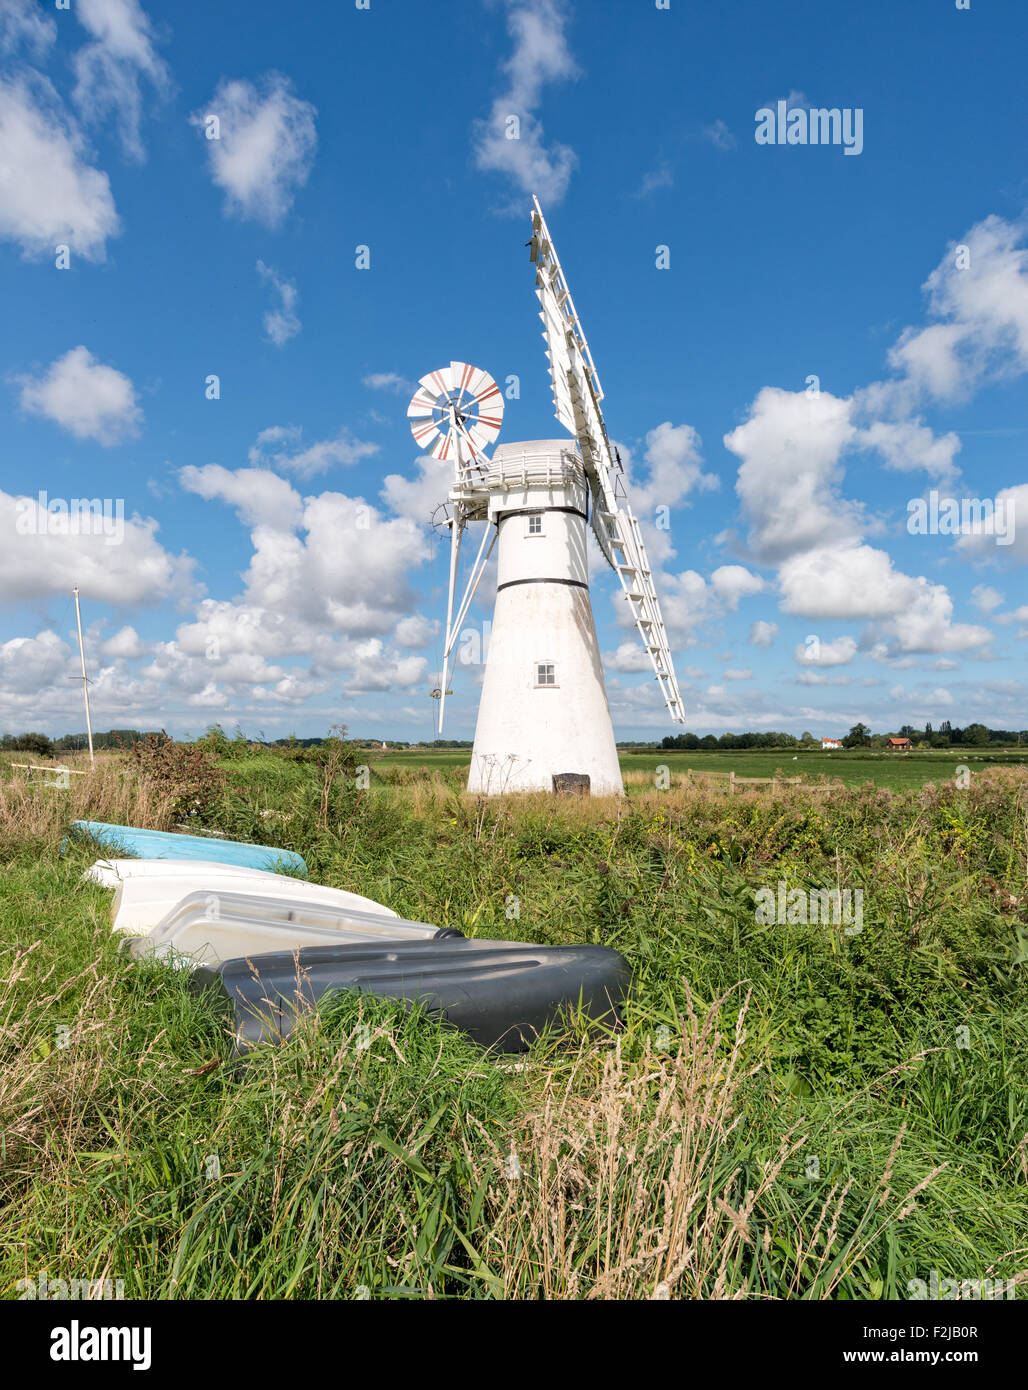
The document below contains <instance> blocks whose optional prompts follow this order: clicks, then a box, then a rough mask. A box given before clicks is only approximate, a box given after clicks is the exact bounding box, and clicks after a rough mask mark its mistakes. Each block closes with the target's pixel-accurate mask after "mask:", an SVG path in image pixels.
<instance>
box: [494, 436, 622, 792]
mask: <svg viewBox="0 0 1028 1390" xmlns="http://www.w3.org/2000/svg"><path fill="white" fill-rule="evenodd" d="M490 484H491V486H492V488H493V489H494V490H493V493H492V496H491V497H490V505H489V510H490V516H491V517H492V518H493V519H496V520H498V524H499V537H498V540H497V552H498V555H497V588H498V592H497V595H496V608H495V611H494V614H493V621H492V629H491V633H490V638H489V648H488V654H487V658H486V669H485V679H484V682H483V686H482V698H481V703H480V704H479V709H478V724H477V727H476V730H475V746H474V751H473V754H472V760H471V773H470V776H469V778H468V790H469V791H473V792H483V793H486V794H490V795H496V794H499V793H501V792H504V791H550V790H552V787H553V775H554V773H561V772H577V773H587V774H588V775H589V778H590V782H591V788H590V789H591V791H592V793H593V794H594V795H597V796H599V795H610V794H612V793H613V794H620V793H621V792H622V790H623V788H622V783H621V771H620V768H619V766H618V759H617V749H616V748H615V745H614V729H613V726H612V724H611V719H610V710H609V708H608V706H607V695H606V690H605V687H604V681H603V666H602V663H601V661H600V651H599V644H598V642H597V640H596V627H595V624H594V622H593V614H592V606H591V603H590V598H589V591H588V589H587V588H582V587H578V586H579V585H581V584H587V583H588V578H589V563H588V551H587V548H586V537H587V523H586V520H585V517H584V515H576V514H575V512H574V511H554V510H547V509H548V508H554V507H568V508H574V509H577V510H578V511H580V512H582V513H584V512H585V511H586V507H587V503H586V483H585V479H584V476H583V474H582V470H581V464H580V462H579V461H578V459H577V455H576V454H575V453H574V451H573V448H572V447H570V446H569V445H568V443H567V442H566V441H563V440H536V441H533V442H531V443H527V444H513V445H512V444H506V445H502V446H500V447H499V448H497V449H496V451H495V452H494V454H493V458H492V461H491V468H490ZM533 508H537V509H540V510H542V512H543V516H542V525H543V534H542V535H538V536H537V535H531V534H529V531H528V521H527V517H526V515H525V514H524V512H525V510H526V509H533ZM554 579H558V580H573V581H576V583H575V584H563V583H546V582H542V581H544V580H554ZM517 581H527V582H517ZM505 585H509V586H510V587H504V586H505ZM540 663H552V664H553V665H554V666H555V667H556V679H557V684H556V686H546V687H540V686H538V685H537V684H536V675H537V666H538V665H539V664H540Z"/></svg>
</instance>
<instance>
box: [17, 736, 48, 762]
mask: <svg viewBox="0 0 1028 1390" xmlns="http://www.w3.org/2000/svg"><path fill="white" fill-rule="evenodd" d="M14 748H15V751H16V752H18V753H35V754H36V756H37V757H40V758H49V756H50V754H51V753H52V752H53V744H52V743H51V742H50V740H49V739H48V738H47V736H46V734H19V735H18V737H17V738H16V739H15V740H14Z"/></svg>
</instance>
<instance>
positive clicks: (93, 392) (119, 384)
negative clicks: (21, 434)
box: [14, 344, 143, 445]
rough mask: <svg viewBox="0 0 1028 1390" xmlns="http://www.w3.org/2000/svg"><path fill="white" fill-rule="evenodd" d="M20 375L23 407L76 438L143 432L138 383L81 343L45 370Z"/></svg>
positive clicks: (111, 440) (106, 439) (113, 438)
mask: <svg viewBox="0 0 1028 1390" xmlns="http://www.w3.org/2000/svg"><path fill="white" fill-rule="evenodd" d="M14 380H15V383H16V384H17V385H18V386H19V387H20V388H21V389H20V395H19V404H20V405H21V408H22V410H24V411H26V412H27V413H28V414H30V415H42V416H44V417H45V418H46V419H48V420H53V421H54V423H55V424H57V425H60V427H61V428H62V429H64V430H67V431H68V432H69V434H73V435H74V436H75V438H76V439H95V440H96V441H97V443H99V444H104V445H112V444H121V443H122V442H123V441H124V440H126V439H132V438H134V437H135V436H136V435H138V433H139V430H140V426H141V425H142V422H143V412H142V410H141V409H140V408H139V404H138V401H137V398H136V391H135V387H134V386H133V385H132V382H131V381H130V380H129V378H128V377H127V376H125V374H124V373H123V372H119V371H118V370H117V368H116V367H109V366H107V365H106V364H104V363H103V362H100V361H99V360H98V359H97V358H96V357H94V356H93V354H92V353H91V352H90V351H89V349H88V348H85V347H83V346H82V345H81V344H80V345H79V346H78V347H74V348H72V349H71V350H70V351H69V352H66V353H65V354H64V356H63V357H59V358H57V360H56V361H55V362H52V363H51V364H50V367H49V369H48V370H47V371H46V373H45V374H44V375H42V376H39V377H31V376H28V375H21V376H17V377H15V378H14Z"/></svg>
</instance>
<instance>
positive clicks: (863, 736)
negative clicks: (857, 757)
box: [842, 724, 871, 748]
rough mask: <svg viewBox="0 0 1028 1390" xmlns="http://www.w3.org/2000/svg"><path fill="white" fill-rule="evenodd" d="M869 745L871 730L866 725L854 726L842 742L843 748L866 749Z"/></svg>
mask: <svg viewBox="0 0 1028 1390" xmlns="http://www.w3.org/2000/svg"><path fill="white" fill-rule="evenodd" d="M870 743H871V730H870V729H869V728H868V727H867V725H866V724H854V725H853V728H852V729H850V731H849V733H848V734H847V735H846V737H845V738H844V739H843V741H842V746H843V747H844V748H867V747H868V746H869V745H870Z"/></svg>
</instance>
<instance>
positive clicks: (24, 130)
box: [0, 75, 120, 261]
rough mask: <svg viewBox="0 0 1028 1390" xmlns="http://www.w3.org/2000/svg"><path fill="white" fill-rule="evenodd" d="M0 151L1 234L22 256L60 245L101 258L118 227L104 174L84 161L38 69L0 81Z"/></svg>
mask: <svg viewBox="0 0 1028 1390" xmlns="http://www.w3.org/2000/svg"><path fill="white" fill-rule="evenodd" d="M0 150H3V158H2V159H0V237H3V238H5V239H6V240H8V241H14V242H17V243H18V244H19V245H20V246H21V248H22V251H23V253H24V254H25V255H26V256H43V255H47V256H52V255H54V253H55V248H56V247H57V246H58V245H66V246H68V247H70V248H71V250H72V251H73V252H75V253H77V254H78V255H80V256H83V257H85V258H86V260H91V261H102V260H103V259H104V256H105V254H106V243H107V239H108V237H113V236H117V235H118V233H119V231H120V226H119V222H118V214H117V212H116V211H115V207H114V199H113V197H112V196H111V185H110V180H109V179H108V177H107V175H106V174H105V173H102V172H101V171H100V170H99V169H94V168H93V167H92V166H91V165H90V164H89V163H88V161H87V157H86V154H85V147H84V142H83V140H82V137H81V135H80V133H79V131H78V130H77V129H76V127H75V126H74V125H73V124H72V123H71V122H70V121H69V120H68V118H67V116H66V114H65V113H64V111H63V110H62V108H61V105H60V100H59V98H58V96H57V93H56V92H55V91H54V89H53V87H52V86H51V85H50V83H49V82H47V81H46V80H45V79H43V78H41V77H39V76H38V75H32V76H25V77H20V78H17V79H14V80H11V81H3V80H0Z"/></svg>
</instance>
